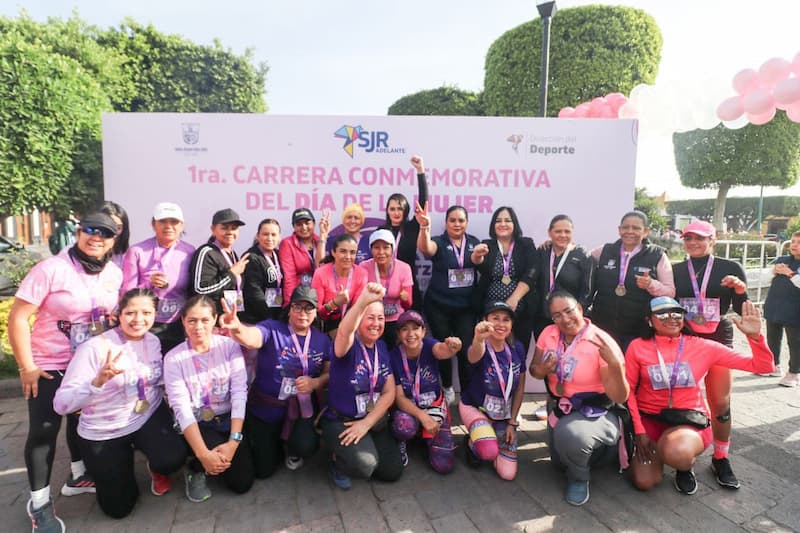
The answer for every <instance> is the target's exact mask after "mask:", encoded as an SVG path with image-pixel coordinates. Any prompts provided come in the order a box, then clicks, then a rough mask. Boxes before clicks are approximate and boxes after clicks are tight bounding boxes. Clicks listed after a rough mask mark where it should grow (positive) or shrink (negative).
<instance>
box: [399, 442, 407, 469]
mask: <svg viewBox="0 0 800 533" xmlns="http://www.w3.org/2000/svg"><path fill="white" fill-rule="evenodd" d="M397 446H398V447H399V448H400V462H402V463H403V466H408V444H406V441H404V440H403V441H400V442H399V443H398V445H397Z"/></svg>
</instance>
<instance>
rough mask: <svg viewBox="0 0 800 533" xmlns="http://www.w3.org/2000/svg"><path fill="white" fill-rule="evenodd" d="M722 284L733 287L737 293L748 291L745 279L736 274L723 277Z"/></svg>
mask: <svg viewBox="0 0 800 533" xmlns="http://www.w3.org/2000/svg"><path fill="white" fill-rule="evenodd" d="M720 286H722V287H727V288H729V289H733V290H734V291H736V294H744V293H745V292H747V284H746V283H745V282H744V281H742V280H740V279H739V278H737V277H736V276H733V275H730V274H728V275H727V276H725V277H724V278H722V282H720Z"/></svg>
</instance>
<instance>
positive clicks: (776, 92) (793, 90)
mask: <svg viewBox="0 0 800 533" xmlns="http://www.w3.org/2000/svg"><path fill="white" fill-rule="evenodd" d="M772 96H773V97H774V98H775V103H776V104H778V105H782V106H790V105H792V104H793V103H794V102H797V101H798V100H800V79H798V78H789V79H788V80H783V81H782V82H780V83H779V84H778V85H776V86H775V88H774V89H773V90H772Z"/></svg>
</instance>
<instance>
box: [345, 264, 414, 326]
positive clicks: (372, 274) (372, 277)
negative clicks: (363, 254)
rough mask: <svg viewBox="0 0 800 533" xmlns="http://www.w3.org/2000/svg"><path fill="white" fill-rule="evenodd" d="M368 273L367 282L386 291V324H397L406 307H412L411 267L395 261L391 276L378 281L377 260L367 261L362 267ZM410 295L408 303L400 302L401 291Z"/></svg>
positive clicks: (384, 310)
mask: <svg viewBox="0 0 800 533" xmlns="http://www.w3.org/2000/svg"><path fill="white" fill-rule="evenodd" d="M358 266H359V268H362V269H363V270H364V271H365V272H366V273H367V281H369V282H374V283H380V284H381V285H383V287H384V288H385V289H386V296H384V297H383V313H384V315H386V322H396V321H397V319H398V318H400V314H401V313H402V312H403V311H405V308H406V306H408V307H411V304H412V301H411V298H412V296H411V293H412V292H413V291H412V289H413V288H414V280H413V279H412V278H411V267H410V266H408V263H404V262H403V261H400V260H399V259H395V260H394V266H393V267H392V268H391V269H390V276H389V279H388V280H387V279H386V278H381V279H378V276H377V270H376V269H375V260H374V259H367V260H366V261H364V262H363V263H361V264H360V265H358ZM402 290H405V291H406V293H408V301H405V302H404V301H402V300H400V291H402Z"/></svg>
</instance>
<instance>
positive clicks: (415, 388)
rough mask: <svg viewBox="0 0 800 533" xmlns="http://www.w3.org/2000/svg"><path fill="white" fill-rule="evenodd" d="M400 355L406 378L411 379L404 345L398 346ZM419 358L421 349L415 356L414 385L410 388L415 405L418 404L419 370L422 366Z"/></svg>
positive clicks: (420, 357)
mask: <svg viewBox="0 0 800 533" xmlns="http://www.w3.org/2000/svg"><path fill="white" fill-rule="evenodd" d="M400 355H401V356H403V368H404V369H405V371H406V379H408V381H411V369H410V368H409V366H408V356H407V355H406V347H405V346H402V345H401V346H400ZM421 359H422V351H420V353H419V356H417V371H416V373H415V375H414V386H413V387H412V389H411V391H412V394H413V395H414V403H415V404H416V405H419V390H420V384H419V382H420V377H419V375H420V374H419V371H420V368H422V364H421Z"/></svg>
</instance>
